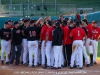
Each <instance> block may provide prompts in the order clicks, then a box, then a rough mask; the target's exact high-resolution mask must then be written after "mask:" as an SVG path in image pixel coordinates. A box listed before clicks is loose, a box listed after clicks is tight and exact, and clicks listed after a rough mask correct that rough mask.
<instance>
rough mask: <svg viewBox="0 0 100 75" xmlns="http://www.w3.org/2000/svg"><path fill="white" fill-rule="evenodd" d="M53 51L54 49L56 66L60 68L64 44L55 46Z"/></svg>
mask: <svg viewBox="0 0 100 75" xmlns="http://www.w3.org/2000/svg"><path fill="white" fill-rule="evenodd" d="M53 51H54V59H55V62H54V67H56V68H58V67H61V62H62V61H61V60H62V57H61V56H62V54H61V53H62V46H53Z"/></svg>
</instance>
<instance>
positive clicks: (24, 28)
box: [22, 26, 27, 39]
mask: <svg viewBox="0 0 100 75" xmlns="http://www.w3.org/2000/svg"><path fill="white" fill-rule="evenodd" d="M25 30H26V26H23V28H22V38H23V39H26V38H27V36H26V34H25Z"/></svg>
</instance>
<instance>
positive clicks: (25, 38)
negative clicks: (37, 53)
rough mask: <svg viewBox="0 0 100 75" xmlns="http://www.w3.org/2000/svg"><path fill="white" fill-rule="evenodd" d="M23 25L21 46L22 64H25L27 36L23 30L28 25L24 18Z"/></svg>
mask: <svg viewBox="0 0 100 75" xmlns="http://www.w3.org/2000/svg"><path fill="white" fill-rule="evenodd" d="M24 24H25V25H24V26H23V28H22V46H23V65H26V63H27V59H26V57H27V54H28V42H27V36H26V35H25V34H24V31H25V30H26V28H28V27H29V20H27V19H26V20H24Z"/></svg>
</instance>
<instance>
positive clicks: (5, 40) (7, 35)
mask: <svg viewBox="0 0 100 75" xmlns="http://www.w3.org/2000/svg"><path fill="white" fill-rule="evenodd" d="M0 37H1V64H4V52H5V51H6V64H9V57H8V56H9V54H10V50H11V29H10V28H9V23H8V22H5V24H4V28H2V29H1V32H0Z"/></svg>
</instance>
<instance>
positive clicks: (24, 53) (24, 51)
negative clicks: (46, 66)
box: [22, 39, 28, 64]
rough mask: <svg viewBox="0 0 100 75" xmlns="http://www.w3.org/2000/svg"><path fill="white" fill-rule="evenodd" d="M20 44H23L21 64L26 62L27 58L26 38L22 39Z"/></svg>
mask: <svg viewBox="0 0 100 75" xmlns="http://www.w3.org/2000/svg"><path fill="white" fill-rule="evenodd" d="M22 46H23V64H25V63H26V61H27V59H26V57H27V53H28V41H27V39H23V40H22Z"/></svg>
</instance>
